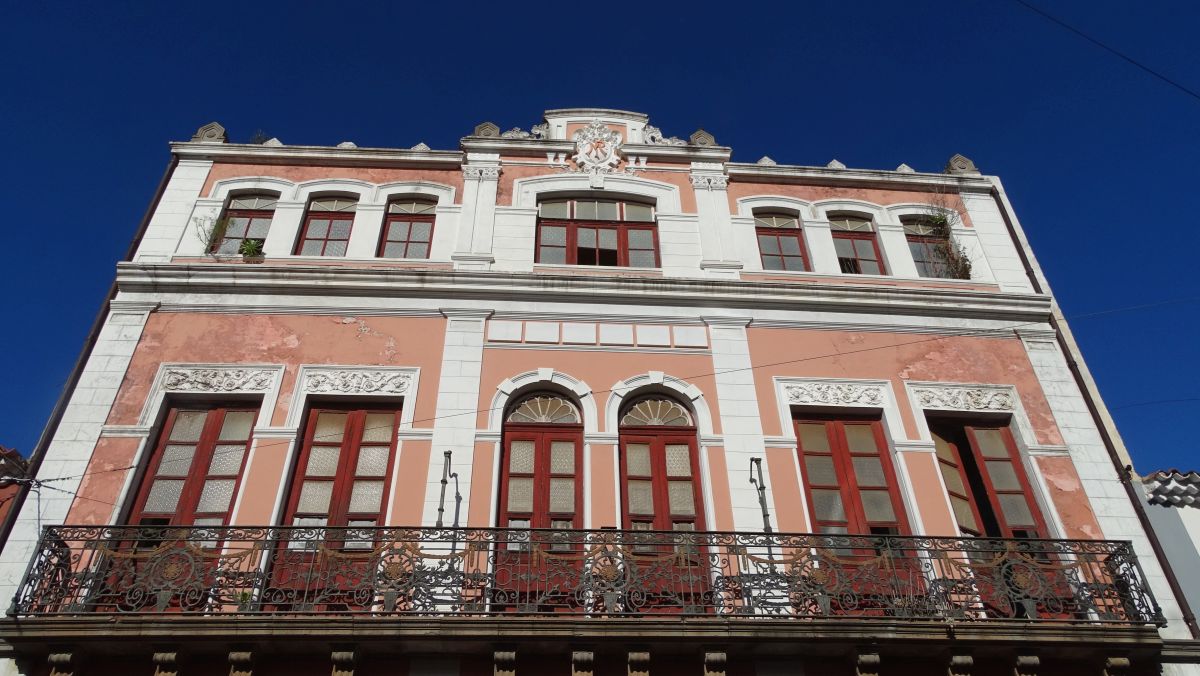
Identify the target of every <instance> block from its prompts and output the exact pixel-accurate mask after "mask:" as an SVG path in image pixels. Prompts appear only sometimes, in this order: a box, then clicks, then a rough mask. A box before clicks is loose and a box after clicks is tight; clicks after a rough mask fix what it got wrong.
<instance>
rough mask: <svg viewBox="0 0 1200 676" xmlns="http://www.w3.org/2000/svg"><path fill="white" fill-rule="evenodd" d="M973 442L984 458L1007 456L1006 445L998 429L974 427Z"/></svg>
mask: <svg viewBox="0 0 1200 676" xmlns="http://www.w3.org/2000/svg"><path fill="white" fill-rule="evenodd" d="M975 442H976V443H977V444H979V452H980V453H982V454H983V457H985V458H1008V446H1006V445H1005V443H1004V437H1003V436H1002V435H1001V434H1000V430H995V429H980V428H978V427H977V428H975Z"/></svg>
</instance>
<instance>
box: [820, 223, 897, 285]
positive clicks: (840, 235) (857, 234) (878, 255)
mask: <svg viewBox="0 0 1200 676" xmlns="http://www.w3.org/2000/svg"><path fill="white" fill-rule="evenodd" d="M831 234H832V235H833V239H834V240H835V243H834V252H835V255H837V259H838V268H839V269H841V271H842V274H844V275H872V274H878V275H886V274H888V270H887V263H886V262H885V261H884V260H883V250H882V249H881V248H880V247H879V237H878V236H877V233H876V232H875V231H870V232H867V231H854V230H834V231H832V233H831ZM839 239H845V240H865V241H869V242H870V243H871V248H872V250H874V251H875V261H874V262H875V263H878V264H879V272H877V273H875V272H863V271H862V263H861V261H864V260H867V259H864V258H859V257H858V250H857V247H856V248H855V252H854V258H844V257H842V256H841V255H838V254H837V253H836V251H837V243H836V240H839ZM843 261H852V262H853V263H854V267H855V268H857V270H854V271H852V270H847V269H846V265H845V263H843Z"/></svg>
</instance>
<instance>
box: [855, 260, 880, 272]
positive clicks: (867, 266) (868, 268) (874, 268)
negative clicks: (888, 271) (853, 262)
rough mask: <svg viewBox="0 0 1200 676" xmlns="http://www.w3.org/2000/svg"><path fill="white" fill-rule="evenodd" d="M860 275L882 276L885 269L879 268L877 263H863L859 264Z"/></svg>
mask: <svg viewBox="0 0 1200 676" xmlns="http://www.w3.org/2000/svg"><path fill="white" fill-rule="evenodd" d="M859 274H863V275H882V274H883V268H881V267H879V263H876V262H875V261H862V262H860V263H859Z"/></svg>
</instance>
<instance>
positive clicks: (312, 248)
mask: <svg viewBox="0 0 1200 676" xmlns="http://www.w3.org/2000/svg"><path fill="white" fill-rule="evenodd" d="M324 247H325V243H324V242H323V241H321V240H316V241H312V240H306V241H305V242H304V246H302V247H300V255H301V256H320V255H321V251H322V250H323V249H324Z"/></svg>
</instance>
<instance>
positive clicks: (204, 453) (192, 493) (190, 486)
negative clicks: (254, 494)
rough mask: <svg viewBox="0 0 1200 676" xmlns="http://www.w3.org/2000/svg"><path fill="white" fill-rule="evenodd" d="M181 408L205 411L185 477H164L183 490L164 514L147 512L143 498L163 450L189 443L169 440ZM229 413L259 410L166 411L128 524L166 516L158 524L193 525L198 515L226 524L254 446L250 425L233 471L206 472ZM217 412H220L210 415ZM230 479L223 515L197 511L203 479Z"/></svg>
mask: <svg viewBox="0 0 1200 676" xmlns="http://www.w3.org/2000/svg"><path fill="white" fill-rule="evenodd" d="M183 411H206V412H207V416H206V418H205V420H204V427H203V428H202V429H201V432H200V438H199V439H198V440H196V442H194V444H192V445H193V446H194V448H195V452H194V453H193V454H192V461H191V464H190V465H189V467H188V472H187V475H186V476H179V477H175V476H171V477H164V478H169V479H179V480H182V481H183V482H184V484H183V489H182V490H181V491H180V493H179V500H178V501H177V502H176V503H175V511H174V513H172V514H169V515H167V514H166V513H165V512H147V511H146V500H147V498H148V497H149V496H150V489H151V487H152V486H153V484H154V481H155V479H157V478H158V469H159V467H160V466H161V465H162V461H163V455H164V453H165V452H166V447H167V446H168V445H182V444H189V443H191V442H179V441H175V442H172V441H171V440H170V438H169V437H170V435H171V431H172V430H173V429H174V427H175V420H176V419H177V418H178V416H179V413H180V412H183ZM232 412H248V413H253V414H254V415H255V417H256V418H257V416H258V409H257V408H252V407H248V406H173V407H171V409H170V410H169V411H168V413H167V417H166V419H165V420H164V422H163V426H162V431H161V432H160V433H159V440H158V443H157V445H156V446H155V448H154V453H153V455H152V456H151V458H150V461H149V463H147V466H146V472H145V474H144V475H143V476H142V479H141V485H140V486H139V487H138V492H137V497H136V498H135V499H134V502H133V509H131V510H130V513H129V519H128V523H130V524H132V525H139V523H140V522H141V521H142V520H144V519H165V520H166V521H167V523H165V524H161V525H168V526H190V525H193V524H194V522H195V520H196V519H197V518H218V517H219V518H220V519H221V524H222V525H229V520H230V518H231V517H232V516H233V507H234V505H235V504H236V503H237V497H238V492H239V491H240V490H241V487H242V478H243V477H244V476H245V473H246V461H247V458H248V457H249V456H250V448H251V447H252V446H253V445H254V426H253V423H252V424H251V428H250V433H249V434H248V435H247V438H246V446H245V449H244V450H243V452H242V462H241V463H240V464H239V465H238V470H237V473H236V474H209V473H208V468H209V467H210V465H211V464H212V459H213V455H214V454H215V453H216V447H217V445H218V444H220V442H221V439H220V435H221V427H222V426H223V425H224V423H225V416H226V415H228V414H229V413H232ZM214 413H217V414H219V415H213V414H214ZM195 468H200V469H201V470H203V471H194V469H195ZM211 479H217V480H229V479H233V482H234V483H233V493H232V494H231V495H230V497H229V506H228V508H227V509H226V510H225V512H224V513H223V514H218V513H217V512H198V511H197V510H198V508H199V502H200V495H201V493H202V492H203V490H204V484H205V482H207V481H209V480H211Z"/></svg>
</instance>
